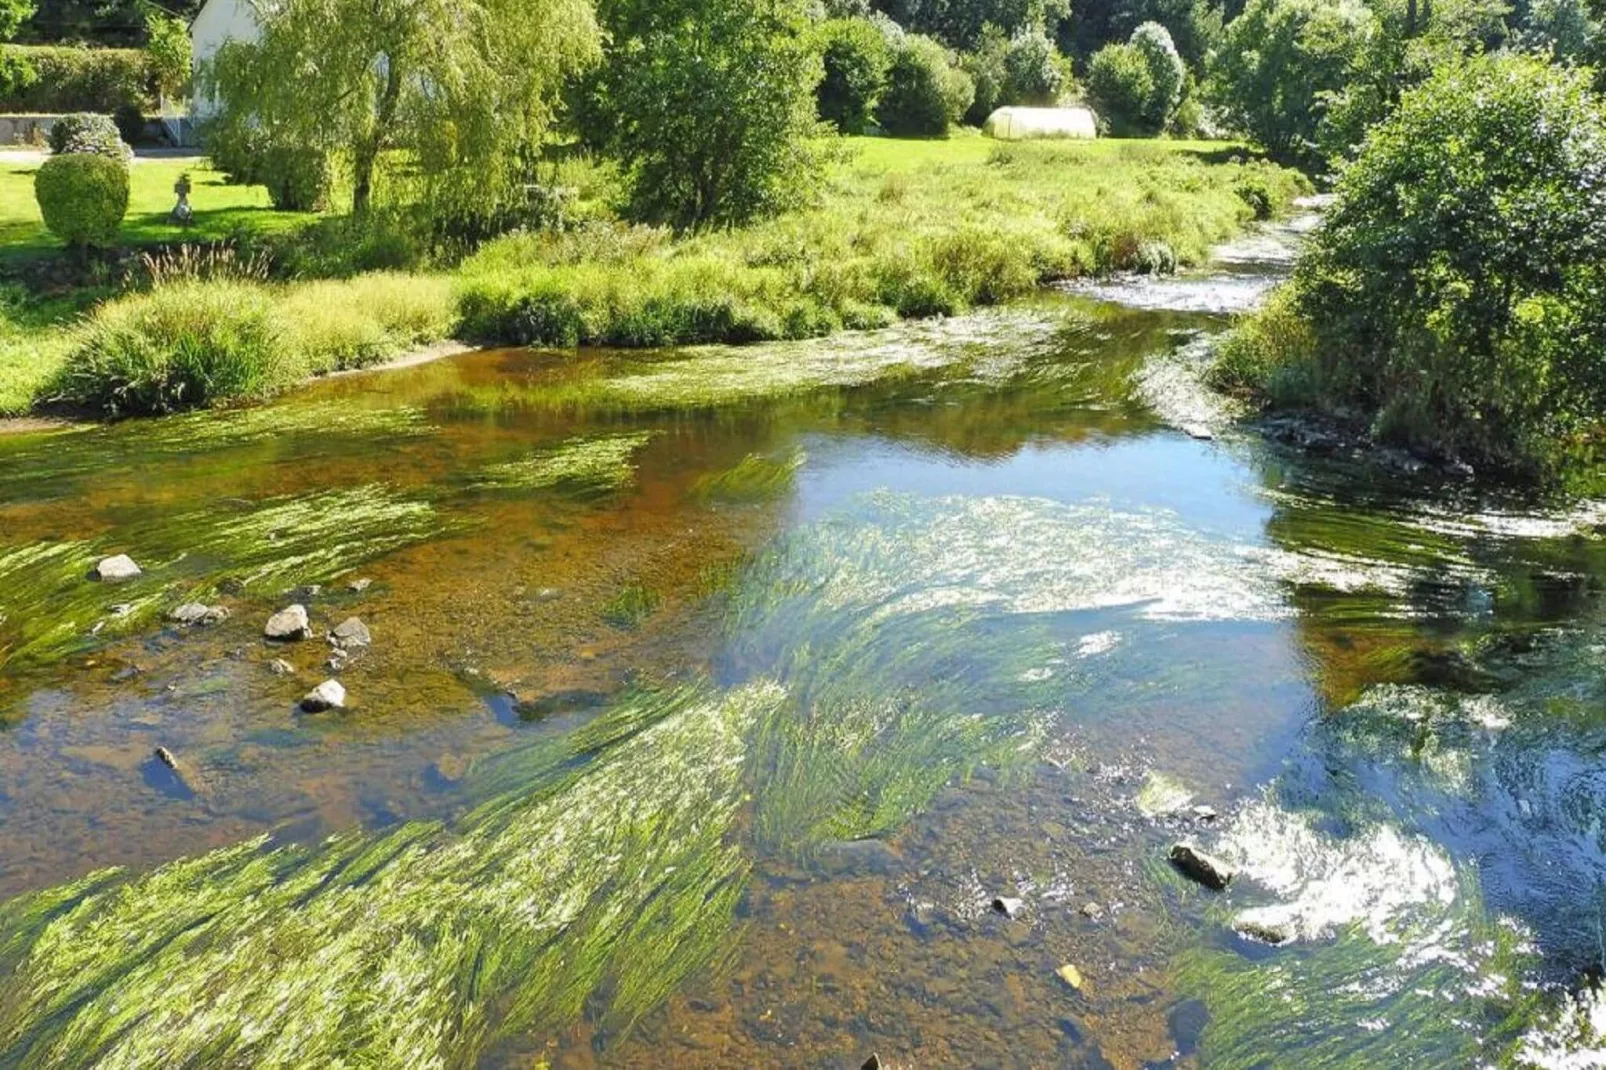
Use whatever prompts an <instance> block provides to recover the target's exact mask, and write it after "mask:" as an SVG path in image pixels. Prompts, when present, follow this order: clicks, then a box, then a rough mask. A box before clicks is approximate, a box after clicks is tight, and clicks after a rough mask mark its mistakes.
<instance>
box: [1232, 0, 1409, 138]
mask: <svg viewBox="0 0 1606 1070" xmlns="http://www.w3.org/2000/svg"><path fill="white" fill-rule="evenodd" d="M1376 29H1377V26H1376V17H1375V16H1374V15H1373V14H1372V13H1371V12H1370V11H1368V10H1367V9H1366V7H1364V6H1363V5H1362V4H1361V3H1360V2H1359V0H1249V3H1248V4H1247V5H1246V6H1245V7H1244V10H1243V13H1242V14H1241V15H1239V16H1238V17H1237V18H1236V19H1234V20H1233V21H1232V22H1231V23H1230V24H1229V25H1228V26H1227V29H1226V32H1225V34H1224V35H1223V39H1222V43H1221V47H1220V48H1218V49H1217V50H1216V51H1215V52H1214V53H1213V54H1212V57H1211V61H1210V80H1209V94H1210V96H1211V98H1212V100H1213V101H1214V102H1215V104H1216V106H1217V107H1218V108H1220V110H1221V112H1222V115H1223V116H1224V118H1225V119H1226V120H1227V122H1228V123H1229V124H1230V125H1231V126H1232V127H1233V128H1235V129H1239V130H1242V131H1243V132H1244V133H1246V134H1248V135H1249V136H1250V137H1252V138H1253V139H1254V140H1255V141H1257V142H1259V143H1260V145H1262V146H1263V147H1264V148H1265V149H1267V150H1268V151H1269V152H1271V153H1272V154H1273V155H1274V156H1276V157H1277V158H1278V159H1280V160H1283V161H1285V162H1288V163H1294V164H1298V165H1299V166H1302V167H1306V168H1311V169H1317V168H1319V167H1320V165H1321V164H1322V162H1323V154H1322V151H1321V148H1320V139H1321V126H1322V122H1323V118H1324V115H1325V113H1326V109H1327V105H1328V102H1329V100H1330V98H1331V96H1332V95H1333V94H1335V93H1338V92H1339V91H1340V90H1342V89H1343V88H1344V86H1345V84H1346V82H1347V79H1348V77H1349V74H1350V70H1351V67H1352V65H1353V64H1354V62H1355V60H1356V58H1357V57H1358V56H1359V55H1360V54H1361V52H1362V51H1363V50H1364V49H1365V48H1366V46H1367V44H1368V42H1369V40H1370V39H1371V37H1372V35H1373V34H1374V33H1375V32H1376Z"/></svg>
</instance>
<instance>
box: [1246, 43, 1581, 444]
mask: <svg viewBox="0 0 1606 1070" xmlns="http://www.w3.org/2000/svg"><path fill="white" fill-rule="evenodd" d="M1603 292H1606V111H1603V109H1602V102H1601V100H1600V98H1599V97H1597V96H1595V95H1593V94H1592V93H1591V92H1590V89H1589V86H1588V82H1587V78H1586V76H1585V75H1584V74H1582V73H1579V72H1572V71H1567V70H1564V69H1561V68H1557V67H1553V66H1550V65H1548V64H1547V63H1545V62H1544V61H1543V60H1540V59H1535V58H1529V57H1522V56H1515V55H1510V54H1504V55H1500V56H1489V57H1480V58H1475V59H1471V60H1467V61H1463V62H1457V63H1453V64H1447V65H1445V66H1443V67H1442V68H1441V69H1440V70H1439V71H1438V72H1437V73H1435V74H1434V75H1433V76H1432V77H1431V78H1430V79H1429V80H1428V81H1427V82H1426V83H1424V84H1423V85H1422V86H1420V87H1418V88H1415V89H1412V90H1410V91H1408V92H1406V93H1405V94H1404V95H1403V97H1402V98H1401V101H1400V104H1399V107H1398V109H1397V110H1396V111H1395V112H1394V114H1393V115H1392V117H1390V118H1389V119H1388V120H1386V121H1385V122H1383V123H1382V124H1381V125H1379V126H1378V127H1377V128H1376V129H1374V130H1373V132H1372V134H1371V135H1370V136H1369V137H1368V139H1367V141H1366V143H1365V144H1364V146H1363V147H1362V149H1361V151H1360V152H1359V154H1358V156H1357V158H1356V160H1355V162H1354V163H1353V165H1351V166H1350V167H1349V168H1347V169H1346V171H1345V172H1344V175H1343V177H1342V179H1341V180H1340V182H1339V185H1338V201H1337V204H1336V205H1335V207H1334V208H1333V209H1332V212H1331V214H1330V217H1329V218H1328V219H1327V221H1326V223H1325V224H1324V225H1323V226H1322V228H1321V229H1320V230H1319V231H1318V233H1317V235H1316V238H1315V241H1314V244H1313V247H1312V249H1311V251H1310V252H1309V254H1308V255H1307V256H1306V257H1305V258H1304V259H1302V261H1301V262H1300V264H1299V267H1298V270H1297V273H1296V276H1295V281H1294V290H1293V296H1292V306H1291V307H1292V310H1293V311H1294V312H1296V313H1297V315H1298V317H1299V318H1300V319H1301V320H1302V321H1303V323H1304V324H1305V325H1306V330H1305V333H1304V335H1303V337H1304V339H1305V347H1306V348H1305V349H1304V351H1299V350H1297V349H1295V350H1291V351H1287V352H1278V353H1275V354H1273V358H1274V359H1271V360H1269V361H1267V362H1266V363H1267V365H1268V367H1267V368H1265V369H1264V371H1265V372H1266V374H1267V375H1268V376H1270V377H1273V378H1277V379H1279V380H1280V383H1278V384H1276V388H1277V389H1278V390H1280V391H1281V392H1283V393H1284V394H1285V395H1286V394H1290V393H1299V392H1303V393H1304V394H1305V396H1306V397H1307V398H1310V399H1313V400H1317V401H1321V402H1324V403H1329V404H1337V405H1353V406H1358V407H1360V408H1361V409H1363V410H1364V411H1367V412H1371V413H1374V414H1375V419H1376V430H1377V431H1378V432H1379V433H1380V434H1382V435H1385V436H1387V437H1391V438H1395V439H1398V440H1402V441H1405V442H1408V443H1412V444H1415V445H1418V446H1424V447H1430V448H1435V449H1439V450H1442V451H1445V452H1448V453H1452V454H1454V453H1463V454H1470V455H1473V456H1476V457H1481V458H1484V459H1489V460H1493V461H1496V462H1498V463H1501V464H1505V465H1509V466H1516V467H1526V468H1533V469H1540V470H1545V469H1555V468H1557V467H1559V466H1560V465H1562V464H1564V463H1565V462H1567V461H1569V460H1577V459H1580V458H1586V459H1591V460H1593V459H1596V458H1598V457H1599V455H1600V453H1599V451H1600V445H1601V442H1602V437H1601V436H1602V431H1603V429H1606V370H1603V369H1606V365H1603V364H1602V362H1601V359H1600V358H1601V354H1602V353H1606V303H1603V302H1602V301H1601V298H1600V295H1601V294H1602V293H1603ZM1288 312H1289V306H1284V308H1283V309H1282V311H1281V312H1280V313H1279V315H1281V316H1283V317H1284V319H1285V320H1286V319H1287V316H1288ZM1262 333H1264V332H1262ZM1279 334H1280V336H1281V337H1284V338H1288V337H1296V336H1297V332H1296V331H1295V330H1294V329H1292V328H1288V329H1283V330H1280V332H1279Z"/></svg>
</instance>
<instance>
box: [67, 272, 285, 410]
mask: <svg viewBox="0 0 1606 1070" xmlns="http://www.w3.org/2000/svg"><path fill="white" fill-rule="evenodd" d="M284 341H285V340H284V336H283V332H282V330H281V328H280V325H279V321H278V320H277V319H276V318H275V316H274V314H273V305H272V301H271V300H270V297H269V292H268V291H267V290H266V289H264V288H263V287H261V286H259V285H255V284H252V283H247V282H233V281H222V280H216V279H214V280H208V281H205V282H200V281H185V282H178V283H174V284H172V285H170V286H162V287H158V288H157V289H155V290H152V291H150V292H149V293H145V294H139V295H136V296H133V297H128V298H123V299H120V300H116V301H111V302H108V303H106V304H104V305H101V306H100V307H99V308H98V309H96V310H95V312H94V313H93V314H92V315H91V316H90V318H89V319H88V320H87V321H85V323H84V325H83V326H82V327H81V328H80V329H79V331H78V332H77V336H76V337H75V338H74V340H73V346H72V349H71V350H70V351H69V353H68V355H67V360H66V363H65V364H64V365H63V367H62V370H61V374H60V378H59V380H58V383H57V392H58V394H59V396H60V397H61V398H62V400H64V401H67V402H68V403H70V404H74V405H83V406H87V407H89V408H93V409H96V410H98V411H101V412H105V413H107V414H108V415H112V416H124V415H132V414H142V413H164V412H174V411H176V410H179V409H185V408H193V407H196V406H201V405H208V404H211V403H213V402H215V401H218V400H221V399H225V398H237V397H251V396H260V395H263V394H266V393H268V392H269V391H270V390H271V389H273V388H274V387H276V386H280V385H283V383H282V372H283V360H284V351H285V344H284Z"/></svg>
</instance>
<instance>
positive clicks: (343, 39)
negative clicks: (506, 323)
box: [202, 0, 597, 214]
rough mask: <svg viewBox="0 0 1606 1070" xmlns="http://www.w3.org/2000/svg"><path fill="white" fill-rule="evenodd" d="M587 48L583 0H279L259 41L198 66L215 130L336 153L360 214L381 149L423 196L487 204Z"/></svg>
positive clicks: (505, 189) (513, 179)
mask: <svg viewBox="0 0 1606 1070" xmlns="http://www.w3.org/2000/svg"><path fill="white" fill-rule="evenodd" d="M596 52H597V28H596V24H595V21H594V18H593V14H592V10H591V7H590V5H589V4H588V3H586V2H584V0H425V2H414V0H379V2H377V3H376V2H370V0H286V2H285V3H284V4H282V5H280V7H279V9H278V11H277V13H276V15H275V17H274V18H272V19H271V20H269V21H268V23H267V25H266V27H265V28H264V30H263V33H262V35H261V38H260V40H258V41H256V42H243V41H230V42H228V43H227V44H225V45H224V47H223V48H221V49H220V50H219V51H218V53H217V55H216V57H215V58H214V59H213V60H212V61H211V63H210V64H209V66H208V68H207V69H206V70H205V71H203V72H202V74H203V83H204V84H205V86H206V88H207V89H208V90H209V91H210V92H211V93H212V94H213V95H214V96H215V97H216V99H217V100H219V101H220V102H221V104H222V105H223V113H222V118H221V119H220V120H219V122H218V125H217V127H216V128H215V129H214V131H213V135H212V136H213V137H217V138H224V139H232V140H234V141H235V142H236V143H240V142H245V141H248V140H249V139H248V138H246V137H243V136H242V137H235V134H236V133H237V131H234V130H231V129H230V128H231V127H239V126H249V127H251V128H253V129H254V130H256V131H258V132H260V136H261V139H262V141H263V143H264V144H265V145H266V146H268V147H269V148H270V149H274V150H280V149H290V148H295V149H308V150H316V151H318V152H321V153H322V154H324V155H325V156H326V157H332V158H337V159H339V160H340V161H341V162H342V164H343V165H344V167H345V168H346V169H347V170H348V171H349V173H350V175H351V189H352V207H353V210H354V211H355V212H356V213H357V214H362V213H365V212H366V211H367V210H368V208H369V206H370V205H371V203H372V201H373V197H374V189H375V181H376V171H377V169H378V166H379V163H380V160H381V157H382V155H383V154H384V153H386V152H387V151H389V150H401V151H403V152H404V153H405V154H406V155H407V156H408V157H409V158H410V159H411V160H412V161H413V162H414V164H415V165H416V173H415V174H414V175H413V176H412V177H413V178H415V179H416V181H417V183H418V185H419V186H420V187H421V188H420V189H419V190H418V191H416V192H417V194H418V196H420V197H422V198H424V199H425V200H428V201H432V202H433V201H441V200H445V201H453V200H457V199H465V198H466V199H469V200H471V201H472V202H473V203H474V204H476V205H491V206H494V205H496V204H498V203H499V202H501V201H502V200H504V199H505V198H507V197H508V196H510V195H512V194H514V193H516V192H517V191H518V190H520V189H521V188H522V186H523V183H524V182H525V181H527V179H528V177H529V167H528V163H529V160H530V159H531V153H532V152H533V151H534V149H535V148H536V147H538V146H539V145H540V144H541V142H542V141H543V140H544V139H545V137H546V136H547V132H548V129H549V127H550V125H551V121H552V118H553V111H554V108H555V106H556V102H557V93H558V90H559V88H560V87H561V85H562V84H563V82H564V80H565V79H567V78H569V77H571V76H573V75H574V74H575V73H576V72H577V71H578V70H580V69H581V68H582V67H583V66H584V65H585V64H586V63H588V62H590V61H591V60H592V59H593V58H594V57H595V55H596Z"/></svg>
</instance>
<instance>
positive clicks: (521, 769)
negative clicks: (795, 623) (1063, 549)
mask: <svg viewBox="0 0 1606 1070" xmlns="http://www.w3.org/2000/svg"><path fill="white" fill-rule="evenodd" d="M782 698H783V695H782V692H781V691H780V689H779V688H778V687H776V686H775V685H773V684H765V683H759V684H754V685H752V686H750V687H747V688H742V689H739V690H736V691H733V692H730V693H728V694H726V695H724V696H718V697H710V696H708V695H707V694H706V693H696V692H678V693H665V694H657V695H648V694H642V695H637V696H635V697H634V698H632V699H629V700H627V701H626V702H624V703H623V704H621V705H620V706H619V707H618V708H616V709H615V710H613V711H612V712H610V713H609V714H607V715H605V716H604V718H603V719H602V721H600V722H599V723H597V724H596V725H594V726H592V727H591V728H590V729H588V730H586V731H584V732H581V733H577V734H576V735H575V736H574V737H573V738H560V739H558V740H553V741H545V742H542V743H538V744H535V745H533V746H531V747H529V748H526V749H524V750H523V751H521V752H518V753H516V754H514V755H510V756H504V758H503V759H502V760H501V761H500V762H499V763H498V764H499V766H500V770H499V775H500V776H502V777H509V776H521V777H522V783H520V784H519V786H518V787H516V788H515V789H513V790H512V791H510V792H507V793H505V794H503V795H500V796H495V797H492V798H491V799H489V800H488V801H487V802H485V803H484V804H483V805H482V806H481V807H479V808H478V809H477V810H475V811H474V812H473V813H471V814H470V815H468V816H467V817H465V818H464V819H463V820H462V821H460V822H458V823H456V824H454V825H451V826H442V825H438V824H409V825H405V826H402V827H401V828H399V829H397V830H395V831H393V832H390V833H388V834H385V835H382V836H374V837H371V836H363V835H346V836H340V837H335V838H333V839H331V840H328V841H326V842H324V843H323V844H320V845H318V846H315V847H277V848H276V847H272V846H270V845H269V844H268V843H267V842H266V840H256V841H252V842H249V843H245V844H241V845H239V846H236V847H231V848H227V849H224V850H221V851H215V852H212V853H210V854H206V855H202V856H200V857H198V858H195V859H191V860H187V861H182V862H174V863H170V864H169V865H166V866H163V867H161V868H159V869H157V870H155V871H153V872H152V873H149V874H147V875H144V876H137V877H131V876H128V875H126V874H122V873H98V874H93V875H91V876H89V877H86V878H84V879H82V880H80V881H78V882H75V883H73V884H71V885H68V886H66V887H63V888H59V889H55V890H51V891H48V892H42V893H38V894H35V895H30V896H25V897H22V898H21V899H17V900H13V901H12V902H11V903H9V904H7V905H6V906H4V907H3V908H0V966H3V967H5V972H4V978H3V979H0V1064H5V1065H27V1066H37V1067H42V1068H43V1067H50V1068H71V1067H89V1066H97V1067H110V1066H146V1065H156V1064H162V1065H185V1064H189V1065H203V1064H204V1065H219V1064H231V1065H252V1066H274V1067H309V1068H311V1067H319V1068H321V1067H326V1066H335V1065H341V1066H358V1065H367V1066H392V1065H406V1066H417V1067H448V1066H468V1065H473V1064H474V1062H475V1060H476V1057H477V1056H478V1055H479V1054H480V1053H482V1052H484V1051H485V1050H486V1048H487V1047H488V1046H490V1045H491V1044H493V1043H495V1042H496V1041H497V1040H498V1039H500V1038H504V1037H508V1036H511V1035H515V1034H527V1033H529V1032H532V1031H540V1030H555V1029H558V1028H561V1027H563V1026H565V1025H566V1024H568V1023H569V1022H570V1021H572V1020H573V1019H575V1018H577V1017H578V1016H579V1015H580V1014H581V1013H582V1011H583V1010H584V1008H585V1007H586V1006H587V1003H588V1001H589V1000H601V1001H602V1002H603V1003H605V1006H604V1007H603V1008H602V1009H601V1010H600V1011H594V1012H593V1013H595V1014H596V1017H597V1020H598V1023H599V1025H600V1026H601V1027H602V1028H603V1029H604V1030H617V1029H623V1028H626V1027H628V1025H629V1024H630V1022H632V1021H633V1020H634V1019H635V1018H636V1017H637V1016H639V1015H640V1014H641V1013H642V1012H644V1011H645V1010H647V1009H649V1008H650V1007H652V1006H653V1005H655V1004H656V1003H657V1002H658V1001H660V1000H661V999H662V998H663V996H664V995H665V994H666V993H667V992H669V991H670V990H672V989H673V988H674V987H676V986H677V985H679V984H680V983H681V982H683V981H684V980H685V978H686V977H688V976H689V975H691V974H692V973H694V972H696V971H697V970H699V969H701V968H703V967H705V966H707V965H708V964H709V963H712V962H715V961H717V960H718V959H719V958H720V956H721V955H722V954H723V953H724V952H725V951H726V949H728V948H729V946H730V941H731V940H732V938H733V936H734V934H735V932H736V931H737V930H736V926H735V924H734V916H733V912H734V908H735V904H736V901H737V898H738V897H739V896H740V894H741V890H742V887H743V884H744V882H745V880H746V876H747V871H748V863H747V862H746V860H745V859H744V858H743V856H742V854H741V852H740V851H739V850H738V848H736V847H735V846H734V845H732V844H731V843H730V842H729V839H728V834H729V831H730V829H731V825H732V822H733V819H734V817H735V814H736V812H737V809H738V807H739V805H740V802H741V797H742V784H741V776H740V771H741V768H742V763H743V760H744V755H745V753H746V743H745V739H746V737H747V734H748V733H749V731H750V730H751V729H752V728H753V726H754V725H755V723H757V722H758V721H759V720H761V719H763V718H765V717H768V716H771V715H773V712H774V710H775V709H776V708H777V706H778V704H779V703H780V701H781V700H782Z"/></svg>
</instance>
